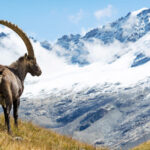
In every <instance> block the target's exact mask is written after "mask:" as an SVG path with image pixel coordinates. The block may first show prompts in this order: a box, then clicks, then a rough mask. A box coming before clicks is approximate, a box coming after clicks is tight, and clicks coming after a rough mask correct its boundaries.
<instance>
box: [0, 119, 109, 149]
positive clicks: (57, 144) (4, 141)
mask: <svg viewBox="0 0 150 150" xmlns="http://www.w3.org/2000/svg"><path fill="white" fill-rule="evenodd" d="M11 127H12V135H11V136H10V135H8V134H7V131H6V128H5V126H4V118H3V117H2V116H0V150H95V148H94V147H92V146H91V145H88V144H85V143H81V142H79V141H76V140H73V139H72V138H71V137H67V136H62V135H59V134H57V133H55V132H53V131H51V130H48V129H44V128H41V127H38V126H36V125H33V124H32V123H31V122H23V121H21V120H19V129H16V128H14V126H13V120H12V119H11ZM16 137H21V139H20V138H19V139H17V138H16ZM96 150H106V149H105V148H96Z"/></svg>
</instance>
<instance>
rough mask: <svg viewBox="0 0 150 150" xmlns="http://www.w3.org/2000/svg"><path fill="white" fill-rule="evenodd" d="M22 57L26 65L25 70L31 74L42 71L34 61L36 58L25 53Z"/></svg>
mask: <svg viewBox="0 0 150 150" xmlns="http://www.w3.org/2000/svg"><path fill="white" fill-rule="evenodd" d="M24 58H25V63H26V66H27V72H29V73H30V74H31V75H32V76H40V75H41V73H42V71H41V69H40V67H39V65H38V64H37V62H36V58H35V57H29V56H28V55H27V54H25V56H24Z"/></svg>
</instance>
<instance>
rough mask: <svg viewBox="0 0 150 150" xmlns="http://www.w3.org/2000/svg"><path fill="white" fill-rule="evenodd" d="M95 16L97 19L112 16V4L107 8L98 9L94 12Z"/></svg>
mask: <svg viewBox="0 0 150 150" xmlns="http://www.w3.org/2000/svg"><path fill="white" fill-rule="evenodd" d="M94 16H95V17H96V19H97V20H100V19H102V18H104V17H111V16H112V5H108V6H107V8H104V9H100V10H97V11H96V12H95V13H94Z"/></svg>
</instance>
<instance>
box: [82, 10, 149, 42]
mask: <svg viewBox="0 0 150 150" xmlns="http://www.w3.org/2000/svg"><path fill="white" fill-rule="evenodd" d="M149 31H150V9H146V8H144V9H141V10H139V11H135V12H132V13H128V14H127V15H126V16H125V17H122V18H120V19H118V20H117V21H115V22H113V23H110V24H108V25H105V26H103V27H101V28H97V29H93V30H91V31H89V32H88V33H87V34H86V35H85V36H84V39H86V40H88V39H89V38H97V39H100V40H102V41H103V42H104V43H105V44H109V43H112V42H114V40H115V39H116V40H118V41H120V42H135V41H137V40H138V39H140V38H141V37H142V36H144V35H145V34H146V33H147V32H149Z"/></svg>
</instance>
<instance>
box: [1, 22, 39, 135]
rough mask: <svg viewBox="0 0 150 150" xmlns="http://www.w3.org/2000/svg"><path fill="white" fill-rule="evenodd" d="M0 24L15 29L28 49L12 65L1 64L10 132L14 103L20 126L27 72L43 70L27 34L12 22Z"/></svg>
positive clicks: (14, 110) (3, 98)
mask: <svg viewBox="0 0 150 150" xmlns="http://www.w3.org/2000/svg"><path fill="white" fill-rule="evenodd" d="M0 24H3V25H5V26H7V27H9V28H11V29H12V30H13V31H15V32H16V33H17V34H18V35H19V36H20V37H21V38H22V40H23V41H24V43H25V45H26V48H27V51H28V55H27V54H25V55H24V56H22V57H20V58H19V59H18V60H17V61H16V62H14V63H12V64H11V65H9V66H3V65H0V104H1V105H2V108H3V110H4V117H5V124H6V125H7V130H8V133H11V129H10V123H9V120H10V119H9V118H10V111H11V108H12V105H13V116H14V123H15V125H16V127H18V107H19V104H20V96H21V94H22V92H23V89H24V80H25V77H26V75H27V73H28V72H29V73H30V74H31V75H32V76H40V75H41V73H42V72H41V69H40V67H39V65H38V64H37V62H36V58H35V56H34V51H33V47H32V45H31V43H30V41H29V39H28V37H27V36H26V34H25V33H24V32H23V31H22V30H21V29H20V28H18V27H17V26H16V25H14V24H12V23H10V22H7V21H4V20H0Z"/></svg>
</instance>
